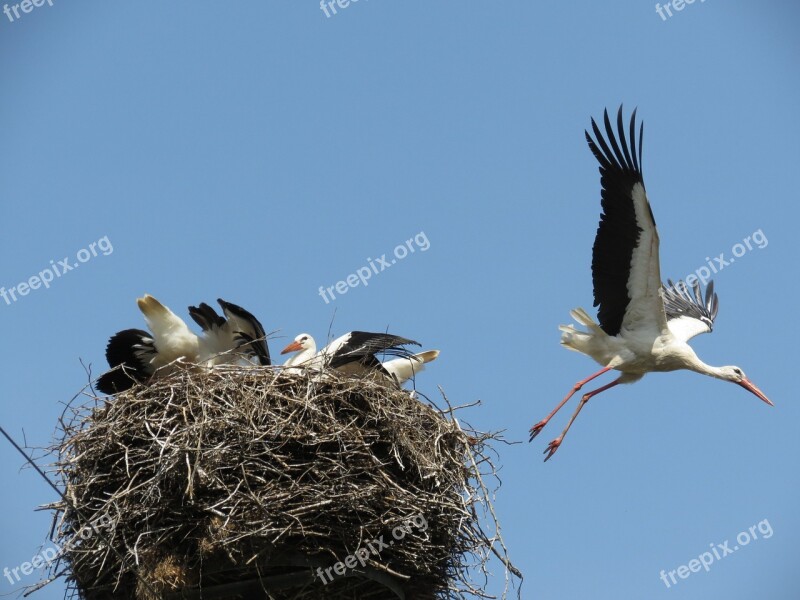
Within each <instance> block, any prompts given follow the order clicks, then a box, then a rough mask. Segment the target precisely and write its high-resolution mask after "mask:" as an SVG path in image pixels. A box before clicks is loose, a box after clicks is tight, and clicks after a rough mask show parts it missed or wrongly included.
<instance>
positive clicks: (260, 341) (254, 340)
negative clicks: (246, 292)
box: [217, 298, 272, 366]
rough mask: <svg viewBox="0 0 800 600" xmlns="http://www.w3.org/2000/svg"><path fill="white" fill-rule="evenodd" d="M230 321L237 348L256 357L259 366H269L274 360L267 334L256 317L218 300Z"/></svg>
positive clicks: (240, 308) (229, 325)
mask: <svg viewBox="0 0 800 600" xmlns="http://www.w3.org/2000/svg"><path fill="white" fill-rule="evenodd" d="M217 302H219V305H220V306H221V307H222V312H223V313H225V317H227V319H228V327H230V331H231V333H232V334H233V336H234V338H235V340H236V347H237V348H238V349H239V350H240V351H241V352H243V353H244V354H245V355H246V356H250V357H255V358H256V359H257V360H258V362H259V364H261V365H264V366H269V365H271V364H272V359H271V358H270V355H269V347H268V346H267V334H266V332H265V331H264V327H263V326H262V325H261V322H260V321H259V320H258V319H256V317H255V316H254V315H253V314H252V313H250V312H248V311H246V310H245V309H243V308H242V307H241V306H237V305H236V304H233V303H232V302H226V301H225V300H223V299H222V298H219V299H217Z"/></svg>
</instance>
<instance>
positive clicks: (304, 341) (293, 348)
mask: <svg viewBox="0 0 800 600" xmlns="http://www.w3.org/2000/svg"><path fill="white" fill-rule="evenodd" d="M301 351H302V352H305V351H309V352H311V353H314V352H316V351H317V344H316V342H314V338H313V337H311V336H310V335H309V334H307V333H301V334H300V335H298V336H297V337H296V338H294V341H293V342H292V343H291V344H289V345H288V346H286V348H284V349H283V350H281V354H288V353H289V352H301Z"/></svg>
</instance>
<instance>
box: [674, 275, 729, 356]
mask: <svg viewBox="0 0 800 600" xmlns="http://www.w3.org/2000/svg"><path fill="white" fill-rule="evenodd" d="M662 296H663V298H664V310H665V311H666V314H667V326H668V327H669V330H670V333H672V335H673V336H675V338H677V339H679V340H681V341H683V342H686V341H689V340H690V339H692V338H693V337H694V336H696V335H700V334H701V333H710V332H711V331H713V329H714V319H716V318H717V311H718V310H719V299H718V298H717V294H716V293H715V292H714V282H713V281H709V282H708V285H707V286H706V296H705V298H703V293H702V291H701V290H700V284H699V283H698V282H697V281H695V282H694V284H693V285H692V288H691V290H690V289H689V287H688V286H687V285H686V283H685V282H683V281H679V282H678V283H672V280H671V279H667V285H666V286H665V287H664V288H663V292H662Z"/></svg>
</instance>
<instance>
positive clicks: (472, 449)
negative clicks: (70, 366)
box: [48, 367, 521, 600]
mask: <svg viewBox="0 0 800 600" xmlns="http://www.w3.org/2000/svg"><path fill="white" fill-rule="evenodd" d="M84 394H85V395H88V396H89V397H90V401H89V402H87V403H85V404H84V405H83V406H81V407H70V408H69V412H68V413H66V416H64V417H62V421H61V431H60V432H59V435H58V438H59V439H58V440H57V442H56V444H55V446H54V447H53V448H51V449H50V451H51V452H53V454H54V456H55V457H56V459H55V463H54V464H53V466H52V467H51V471H52V472H54V473H55V474H56V475H57V476H58V477H60V479H61V481H62V484H63V488H64V490H65V497H66V499H67V501H66V502H65V501H61V502H58V503H55V504H53V505H49V506H48V508H51V509H54V510H55V517H54V518H55V521H54V529H53V534H52V538H53V541H54V542H55V543H56V544H58V545H59V546H60V547H61V549H62V552H61V555H60V558H59V560H58V561H55V562H54V563H53V565H51V567H50V570H51V576H52V577H58V576H62V575H63V576H66V578H67V581H68V585H69V590H70V593H71V595H72V596H78V597H80V598H86V599H87V600H95V599H106V598H124V599H127V598H130V599H141V600H155V599H156V598H203V599H209V598H270V599H275V600H284V599H286V600H288V599H303V600H306V599H316V598H320V599H321V598H325V599H338V598H348V599H362V598H364V599H366V598H374V599H393V598H406V599H429V598H430V599H434V598H436V599H455V598H472V597H487V595H486V594H485V593H484V592H482V591H481V586H480V582H482V583H483V584H485V583H486V582H487V580H488V577H489V572H488V567H487V565H488V564H489V559H490V558H492V554H494V555H495V556H496V557H498V558H499V559H500V561H501V565H502V567H503V569H504V571H505V591H504V592H503V597H505V596H506V593H507V592H508V590H509V581H511V582H512V584H513V583H514V581H513V576H520V575H519V573H518V572H517V571H516V569H514V567H513V566H512V565H511V563H510V562H508V560H507V558H506V552H505V547H504V545H503V542H502V539H501V538H500V535H499V527H498V524H497V522H496V520H495V518H494V511H493V509H492V505H491V503H490V497H491V495H492V492H490V491H489V490H488V489H487V487H486V486H485V485H484V479H485V478H486V477H487V476H492V477H493V478H494V479H495V482H497V483H498V485H499V480H497V479H496V473H495V467H494V465H493V462H492V460H491V457H490V456H489V455H490V454H491V455H494V451H493V450H492V448H491V447H490V444H489V443H490V442H491V441H494V440H497V439H498V438H496V437H495V436H493V435H488V434H478V433H476V432H474V431H471V430H469V431H465V430H463V429H462V428H461V426H460V424H459V422H458V420H457V419H456V418H455V416H454V410H453V409H452V408H449V409H448V410H444V411H442V410H439V409H438V408H436V407H435V406H432V405H431V404H429V403H424V402H421V401H420V400H418V399H417V398H415V397H414V396H412V395H411V394H409V392H407V391H402V390H399V389H397V388H394V387H391V386H387V385H386V384H385V383H384V382H380V381H377V380H375V379H371V378H353V377H346V376H340V375H333V374H330V375H326V376H325V377H324V378H320V377H319V376H311V375H304V374H301V375H297V374H287V373H281V372H280V371H277V370H275V369H272V368H269V367H228V368H223V369H215V370H213V371H206V370H203V371H198V370H197V369H192V370H188V369H180V370H178V371H177V372H176V373H174V374H172V375H170V376H169V377H166V378H164V379H160V380H157V381H155V382H153V383H152V384H150V385H148V386H137V387H135V388H133V389H132V390H129V391H128V392H125V393H122V394H119V395H118V396H116V397H110V398H106V397H97V396H95V394H94V393H90V392H89V391H85V392H84ZM445 400H446V399H445ZM487 525H488V528H489V529H490V531H491V533H490V534H487V533H485V531H484V527H486V526H487ZM378 540H383V542H384V545H381V544H380V543H379V542H378ZM390 542H391V543H390ZM376 549H378V550H379V551H378V552H375V550H376ZM367 555H368V556H367ZM349 557H352V558H350V559H349V563H348V558H349ZM358 557H361V558H363V560H361V561H358V560H357V558H358ZM339 562H341V563H342V565H341V567H340V568H339V569H338V570H337V569H336V564H337V563H339ZM354 563H355V564H354ZM351 566H352V568H351ZM326 569H327V574H328V576H327V577H326V576H325V574H326ZM341 571H344V572H343V573H341V574H340V572H341ZM509 574H511V575H512V576H511V577H510V575H509ZM520 577H521V576H520ZM475 579H478V580H480V581H479V582H478V583H476V582H475Z"/></svg>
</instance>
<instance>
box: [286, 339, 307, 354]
mask: <svg viewBox="0 0 800 600" xmlns="http://www.w3.org/2000/svg"><path fill="white" fill-rule="evenodd" d="M302 349H303V347H302V346H301V345H300V342H292V343H291V344H289V345H288V346H286V348H284V349H283V350H281V354H286V353H287V352H297V351H298V350H302Z"/></svg>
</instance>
